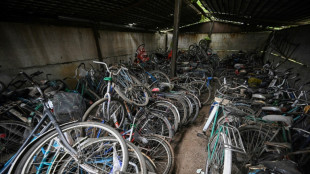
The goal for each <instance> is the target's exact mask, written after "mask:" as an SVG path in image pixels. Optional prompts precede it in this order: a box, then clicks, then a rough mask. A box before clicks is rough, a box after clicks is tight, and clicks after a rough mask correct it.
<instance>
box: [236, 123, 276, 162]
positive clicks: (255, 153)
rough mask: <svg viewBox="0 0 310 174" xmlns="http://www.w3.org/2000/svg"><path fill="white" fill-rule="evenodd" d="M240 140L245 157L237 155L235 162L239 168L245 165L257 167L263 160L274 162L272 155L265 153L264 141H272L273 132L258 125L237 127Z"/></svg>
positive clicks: (271, 153)
mask: <svg viewBox="0 0 310 174" xmlns="http://www.w3.org/2000/svg"><path fill="white" fill-rule="evenodd" d="M238 129H239V132H240V136H241V139H242V141H243V144H244V147H245V150H246V152H247V154H246V155H242V154H237V155H236V161H237V162H238V163H239V165H240V168H242V167H244V166H245V164H252V165H257V164H258V163H259V162H260V161H263V160H274V159H273V158H274V155H275V154H274V153H273V152H267V151H266V148H265V145H264V144H265V142H266V141H272V137H273V134H274V133H273V131H272V130H268V129H265V128H263V127H262V126H258V125H247V126H242V127H239V128H238Z"/></svg>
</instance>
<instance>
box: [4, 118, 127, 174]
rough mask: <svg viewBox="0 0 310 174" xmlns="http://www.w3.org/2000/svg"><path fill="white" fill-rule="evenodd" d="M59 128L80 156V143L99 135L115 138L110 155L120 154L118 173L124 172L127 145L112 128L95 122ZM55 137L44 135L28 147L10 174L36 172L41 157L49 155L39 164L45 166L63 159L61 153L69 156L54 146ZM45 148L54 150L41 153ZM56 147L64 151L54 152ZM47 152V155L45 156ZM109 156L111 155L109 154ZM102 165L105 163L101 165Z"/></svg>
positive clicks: (47, 169)
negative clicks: (120, 161)
mask: <svg viewBox="0 0 310 174" xmlns="http://www.w3.org/2000/svg"><path fill="white" fill-rule="evenodd" d="M60 128H61V130H62V132H63V133H64V134H65V135H66V138H67V141H68V142H69V143H70V144H71V146H72V147H73V148H75V149H76V150H77V151H78V152H79V153H80V155H81V154H82V152H83V150H85V153H86V152H87V150H86V149H79V148H76V147H79V146H81V145H82V143H80V142H82V141H84V142H85V141H87V140H88V139H89V140H91V139H92V138H94V137H95V138H98V135H99V134H100V136H106V135H109V136H113V138H115V140H116V141H117V146H116V145H115V148H114V145H113V149H114V150H112V151H113V152H112V154H114V152H115V153H118V154H120V156H121V159H122V163H121V164H120V165H121V167H120V171H122V172H125V171H126V169H127V165H128V159H129V158H128V149H127V145H126V142H125V141H124V139H123V138H122V137H121V135H120V134H119V133H118V132H117V131H116V130H114V129H113V128H112V127H110V126H107V125H104V124H101V123H97V122H77V123H72V124H68V125H64V126H61V127H60ZM98 130H100V133H98ZM84 131H87V132H84ZM89 131H93V132H89ZM74 133H75V134H74ZM85 135H87V136H85ZM73 136H76V137H73ZM80 136H84V137H80ZM57 137H58V133H57V131H56V130H54V131H51V132H49V133H47V134H45V135H44V137H41V138H40V139H39V140H38V141H37V142H35V143H34V144H33V146H32V147H30V149H29V150H28V151H27V152H25V154H24V155H23V157H22V158H21V159H20V161H19V162H17V163H16V164H17V165H15V166H12V167H11V171H10V173H30V171H32V170H34V171H36V170H38V169H36V166H35V161H36V160H40V158H42V157H47V156H46V155H50V156H48V157H49V158H48V159H47V158H46V159H45V160H44V163H42V162H40V163H39V164H40V165H44V164H45V165H46V163H47V161H46V160H50V161H49V162H51V163H53V164H54V163H55V162H57V161H56V160H57V159H59V158H60V159H61V158H63V156H60V155H59V153H63V154H62V155H69V153H67V152H66V150H65V149H63V148H62V147H61V146H60V144H56V145H55V144H54V142H57V141H55V140H56V139H55V138H57ZM73 138H75V139H73ZM79 143H80V144H79ZM101 145H104V146H107V147H111V143H108V142H105V143H102V144H101ZM108 145H109V146H108ZM46 147H51V148H53V147H54V148H55V149H54V150H53V151H44V150H43V151H42V148H43V149H45V148H46ZM57 147H59V148H60V149H61V148H62V149H63V150H64V151H62V150H59V151H56V149H57ZM81 147H82V146H81ZM116 147H117V149H116ZM92 149H97V150H98V147H97V148H94V147H93V148H92ZM47 152H48V154H46V153H47ZM41 153H42V154H41ZM105 153H107V154H108V152H107V151H105ZM107 154H104V155H107ZM109 154H110V155H111V153H109ZM69 156H71V155H69ZM34 157H35V158H34ZM54 157H57V159H54ZM58 157H59V158H58ZM96 157H98V156H96ZM102 158H106V157H105V156H104V157H102ZM110 158H112V157H110ZM42 159H44V158H42ZM88 160H89V158H88ZM118 163H119V162H118ZM94 164H95V163H94ZM104 164H105V163H103V164H102V165H104ZM113 164H114V163H113ZM77 165H78V166H79V167H80V166H81V165H80V163H78V164H77ZM96 165H97V164H96ZM56 167H57V166H56ZM93 168H94V167H93ZM110 168H111V166H110ZM43 169H44V170H46V171H49V170H50V169H49V168H48V167H47V168H41V170H40V171H43ZM78 169H79V170H80V169H82V168H78ZM109 172H110V171H108V172H107V173H109Z"/></svg>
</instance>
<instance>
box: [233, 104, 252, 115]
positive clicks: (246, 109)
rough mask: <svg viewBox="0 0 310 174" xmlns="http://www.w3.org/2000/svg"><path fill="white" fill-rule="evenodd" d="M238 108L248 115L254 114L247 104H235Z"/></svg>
mask: <svg viewBox="0 0 310 174" xmlns="http://www.w3.org/2000/svg"><path fill="white" fill-rule="evenodd" d="M235 106H236V107H237V108H238V109H240V110H241V111H243V112H245V113H247V114H249V115H255V111H254V110H253V109H252V108H251V107H249V106H245V105H235Z"/></svg>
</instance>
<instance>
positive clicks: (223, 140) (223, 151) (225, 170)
mask: <svg viewBox="0 0 310 174" xmlns="http://www.w3.org/2000/svg"><path fill="white" fill-rule="evenodd" d="M228 143H229V140H228V139H227V137H226V135H225V134H224V133H222V132H221V133H218V134H216V135H215V136H213V137H212V139H211V140H210V142H209V143H208V157H207V161H206V174H230V173H231V167H232V151H231V150H230V149H228V148H227V147H225V146H226V145H227V144H228Z"/></svg>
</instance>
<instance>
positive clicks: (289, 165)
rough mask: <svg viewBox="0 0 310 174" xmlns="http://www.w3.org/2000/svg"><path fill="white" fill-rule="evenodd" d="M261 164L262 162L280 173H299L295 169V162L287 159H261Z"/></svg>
mask: <svg viewBox="0 0 310 174" xmlns="http://www.w3.org/2000/svg"><path fill="white" fill-rule="evenodd" d="M261 164H263V165H264V166H265V167H266V168H268V169H271V170H273V171H275V172H279V173H282V174H301V172H299V171H298V170H297V166H296V164H295V163H294V162H292V161H289V160H283V161H263V162H261Z"/></svg>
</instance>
